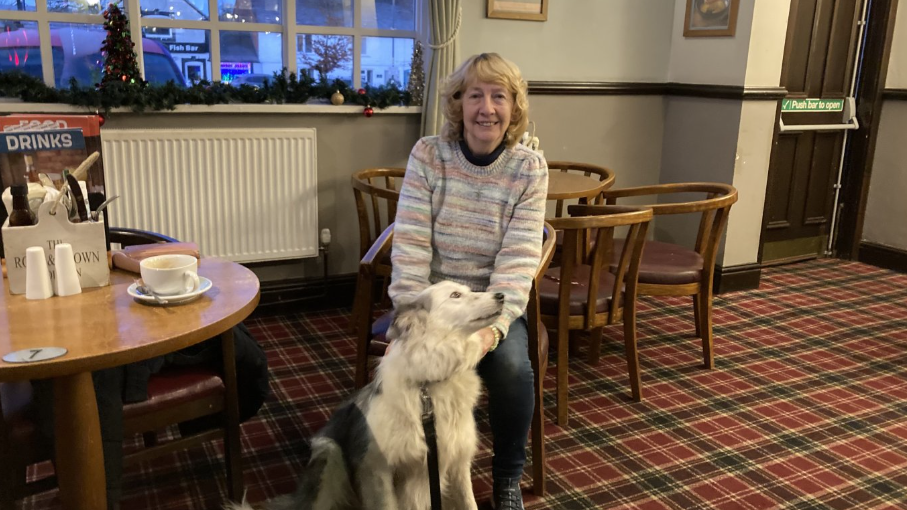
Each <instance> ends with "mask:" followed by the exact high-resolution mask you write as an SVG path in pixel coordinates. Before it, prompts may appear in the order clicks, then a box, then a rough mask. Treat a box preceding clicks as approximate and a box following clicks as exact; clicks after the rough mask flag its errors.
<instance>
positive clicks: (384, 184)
mask: <svg viewBox="0 0 907 510" xmlns="http://www.w3.org/2000/svg"><path fill="white" fill-rule="evenodd" d="M405 173H406V169H405V168H369V169H366V170H360V171H359V172H356V173H355V174H353V176H352V177H351V178H350V183H351V184H352V185H353V194H354V195H355V197H356V213H357V214H358V215H359V258H360V259H361V258H362V257H364V256H365V253H366V252H367V251H368V250H369V248H371V247H372V245H374V244H375V240H376V239H378V237H379V236H380V235H381V232H383V231H384V229H385V228H387V226H388V225H390V224H391V223H393V222H394V217H395V216H396V215H397V201H398V200H399V199H400V186H402V185H403V175H404V174H405ZM388 253H390V252H388ZM387 266H388V267H389V266H390V261H389V260H388V261H387Z"/></svg>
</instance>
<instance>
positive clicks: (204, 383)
mask: <svg viewBox="0 0 907 510" xmlns="http://www.w3.org/2000/svg"><path fill="white" fill-rule="evenodd" d="M224 391H225V388H224V381H223V379H221V377H220V374H218V373H217V372H216V371H215V370H212V369H210V368H206V367H200V366H191V367H168V368H165V369H164V370H162V371H160V372H158V373H157V374H155V375H154V377H152V378H151V379H149V381H148V400H145V401H143V402H135V403H131V404H127V405H125V406H123V417H124V418H134V417H136V416H141V415H144V414H148V413H155V412H159V411H162V410H164V409H169V408H173V407H174V406H178V405H180V404H184V403H187V402H190V401H193V400H198V399H200V398H203V397H206V396H214V395H218V394H222V393H224Z"/></svg>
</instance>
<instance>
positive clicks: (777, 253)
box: [760, 0, 862, 263]
mask: <svg viewBox="0 0 907 510" xmlns="http://www.w3.org/2000/svg"><path fill="white" fill-rule="evenodd" d="M861 13H862V0H792V1H791V7H790V18H789V22H788V29H787V42H786V44H785V48H784V62H783V65H782V70H781V86H782V87H784V88H786V89H787V97H786V98H785V100H783V101H782V106H781V108H779V112H778V115H779V117H780V119H782V120H783V123H784V124H785V125H787V126H788V127H791V126H796V125H804V129H806V126H813V127H815V126H819V125H822V126H824V125H828V126H842V125H844V124H845V121H846V119H845V118H844V117H845V113H844V111H841V110H838V108H836V106H837V107H841V108H843V106H844V105H845V104H846V102H845V98H846V97H847V96H848V95H849V94H850V93H851V81H852V76H853V72H854V61H855V58H854V56H855V54H856V47H857V39H858V36H859V34H860V33H861V32H860V31H859V30H858V24H857V23H858V21H859V20H860V16H861ZM807 99H821V100H822V103H816V102H806V100H807ZM791 101H796V102H794V103H791ZM807 103H808V104H807ZM819 104H821V105H822V106H823V107H824V106H825V105H829V108H828V109H829V110H836V111H821V110H822V109H821V108H817V106H818V105H819ZM790 105H794V106H796V105H806V106H804V107H803V109H804V110H820V111H806V112H791V111H783V110H784V109H785V108H789V107H790ZM844 133H845V132H844V131H843V130H803V131H784V132H782V131H780V130H779V129H778V128H777V127H776V137H775V142H774V146H773V148H772V155H771V162H770V164H769V175H768V188H767V193H766V199H765V200H766V204H765V214H764V221H763V230H762V240H761V243H762V246H761V249H760V253H761V259H760V260H761V262H762V263H771V262H779V261H793V260H802V259H808V258H816V257H819V256H822V255H823V254H824V253H825V248H826V245H827V243H828V236H829V234H830V233H831V231H830V229H831V223H832V213H833V207H834V199H835V188H836V183H837V178H838V169H839V167H840V164H841V151H842V150H843V146H844V141H845V134H844Z"/></svg>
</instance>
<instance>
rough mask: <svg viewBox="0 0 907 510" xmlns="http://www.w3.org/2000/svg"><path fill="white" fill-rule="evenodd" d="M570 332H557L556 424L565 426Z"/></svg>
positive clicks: (559, 329) (561, 329)
mask: <svg viewBox="0 0 907 510" xmlns="http://www.w3.org/2000/svg"><path fill="white" fill-rule="evenodd" d="M569 338H570V332H569V330H567V328H565V327H561V328H558V330H557V424H558V425H560V426H561V427H566V426H567V412H568V410H567V406H568V404H567V375H568V374H567V365H568V362H569V359H570V345H569Z"/></svg>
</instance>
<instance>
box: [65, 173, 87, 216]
mask: <svg viewBox="0 0 907 510" xmlns="http://www.w3.org/2000/svg"><path fill="white" fill-rule="evenodd" d="M66 182H67V183H68V184H69V191H70V193H72V200H73V202H75V203H76V209H77V210H78V211H79V221H80V222H82V221H88V208H87V207H86V206H85V197H84V196H83V195H82V187H81V186H79V180H78V179H76V177H75V176H74V175H72V174H68V175H67V176H66Z"/></svg>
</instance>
